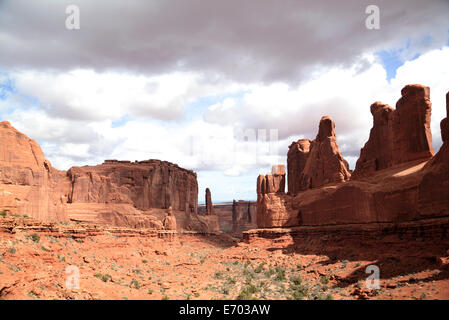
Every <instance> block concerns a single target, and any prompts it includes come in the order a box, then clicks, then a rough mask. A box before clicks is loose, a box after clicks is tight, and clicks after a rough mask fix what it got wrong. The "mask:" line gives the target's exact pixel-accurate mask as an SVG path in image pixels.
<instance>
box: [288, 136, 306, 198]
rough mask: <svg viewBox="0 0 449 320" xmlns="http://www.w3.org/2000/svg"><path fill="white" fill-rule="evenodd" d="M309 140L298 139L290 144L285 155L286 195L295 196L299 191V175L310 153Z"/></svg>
mask: <svg viewBox="0 0 449 320" xmlns="http://www.w3.org/2000/svg"><path fill="white" fill-rule="evenodd" d="M310 142H311V141H310V140H309V139H300V140H298V141H297V142H292V144H291V145H290V146H289V149H288V154H287V182H288V193H289V194H291V195H296V194H297V193H298V192H299V191H300V188H299V187H300V185H301V183H300V181H301V174H302V172H303V171H304V167H305V166H306V162H307V158H308V156H309V151H310Z"/></svg>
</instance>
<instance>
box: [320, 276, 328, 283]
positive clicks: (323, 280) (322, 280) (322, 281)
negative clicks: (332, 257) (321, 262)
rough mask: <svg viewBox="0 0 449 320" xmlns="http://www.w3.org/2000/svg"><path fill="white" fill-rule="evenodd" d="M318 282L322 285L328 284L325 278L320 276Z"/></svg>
mask: <svg viewBox="0 0 449 320" xmlns="http://www.w3.org/2000/svg"><path fill="white" fill-rule="evenodd" d="M320 282H321V283H322V284H328V283H329V279H328V278H327V277H326V276H321V277H320Z"/></svg>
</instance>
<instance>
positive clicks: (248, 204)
mask: <svg viewBox="0 0 449 320" xmlns="http://www.w3.org/2000/svg"><path fill="white" fill-rule="evenodd" d="M253 228H257V214H256V203H255V202H254V201H244V200H239V201H236V200H234V201H233V203H232V232H233V233H235V234H241V233H242V232H243V231H245V230H249V229H253Z"/></svg>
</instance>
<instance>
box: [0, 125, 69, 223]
mask: <svg viewBox="0 0 449 320" xmlns="http://www.w3.org/2000/svg"><path fill="white" fill-rule="evenodd" d="M68 187H69V183H68V181H67V180H66V179H65V173H64V172H62V171H58V170H56V169H54V168H53V167H52V166H51V164H50V162H49V161H48V160H47V159H45V157H44V153H43V152H42V150H41V148H40V147H39V145H38V144H37V143H36V141H34V140H32V139H30V138H28V137H27V136H25V135H24V134H22V133H20V132H19V131H17V130H16V129H15V128H13V127H12V126H11V125H10V123H9V122H7V121H3V122H0V210H6V211H9V212H11V213H13V214H20V215H28V216H31V217H35V218H38V219H41V220H65V219H67V215H66V211H65V205H66V202H67V193H66V192H64V191H65V190H67V188H68Z"/></svg>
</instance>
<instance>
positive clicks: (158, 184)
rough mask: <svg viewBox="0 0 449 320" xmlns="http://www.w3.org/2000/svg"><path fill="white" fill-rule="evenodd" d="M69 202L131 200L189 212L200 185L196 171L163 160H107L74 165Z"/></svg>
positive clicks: (144, 206) (146, 206)
mask: <svg viewBox="0 0 449 320" xmlns="http://www.w3.org/2000/svg"><path fill="white" fill-rule="evenodd" d="M67 175H68V177H69V179H70V181H71V186H72V187H71V191H70V193H69V199H68V202H69V203H128V204H132V205H133V206H135V207H136V208H137V209H140V210H147V209H151V208H160V209H168V207H172V208H173V209H174V210H178V211H184V212H187V211H188V210H190V209H189V208H190V206H193V208H194V210H196V207H197V202H198V184H197V181H196V174H195V173H194V172H193V171H190V170H186V169H183V168H180V167H178V166H177V165H175V164H172V163H170V162H166V161H160V160H146V161H136V162H130V161H116V160H106V161H105V162H104V163H103V164H101V165H98V166H84V167H73V168H71V169H70V170H69V171H68V172H67Z"/></svg>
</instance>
